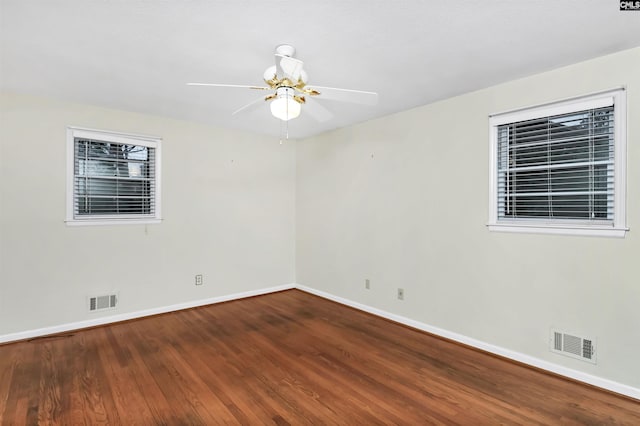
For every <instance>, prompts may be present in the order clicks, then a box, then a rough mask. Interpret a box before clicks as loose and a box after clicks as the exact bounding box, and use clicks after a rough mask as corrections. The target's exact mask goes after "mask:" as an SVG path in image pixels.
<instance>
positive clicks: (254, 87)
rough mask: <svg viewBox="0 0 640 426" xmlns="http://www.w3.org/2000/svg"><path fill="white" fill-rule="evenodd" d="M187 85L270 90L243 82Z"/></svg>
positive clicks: (193, 84)
mask: <svg viewBox="0 0 640 426" xmlns="http://www.w3.org/2000/svg"><path fill="white" fill-rule="evenodd" d="M187 86H212V87H239V88H241V89H256V90H270V89H271V88H270V87H262V86H246V85H243V84H218V83H187Z"/></svg>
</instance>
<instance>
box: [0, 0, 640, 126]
mask: <svg viewBox="0 0 640 426" xmlns="http://www.w3.org/2000/svg"><path fill="white" fill-rule="evenodd" d="M283 43H288V44H292V45H294V46H295V47H296V49H297V57H298V58H299V59H302V60H303V61H304V62H305V70H306V71H307V73H308V74H309V84H314V85H319V86H331V87H340V88H349V89H359V90H370V91H376V92H378V93H379V95H380V96H379V100H380V102H379V104H378V105H377V106H361V105H356V104H345V103H339V102H336V101H329V100H320V101H319V102H321V103H322V104H323V105H324V106H325V107H326V108H328V109H329V110H331V111H332V112H334V113H335V117H334V118H333V119H332V120H330V121H328V122H325V123H317V122H315V121H314V120H313V119H311V118H310V117H308V116H307V115H305V113H304V107H303V112H302V115H301V116H300V118H298V119H296V120H292V121H291V122H289V133H290V136H291V137H292V138H303V137H308V136H311V135H316V134H319V133H322V132H325V131H328V130H331V129H335V128H339V127H345V126H349V125H351V124H354V123H358V122H362V121H366V120H370V119H372V118H375V117H380V116H383V115H388V114H391V113H394V112H397V111H403V110H407V109H410V108H413V107H416V106H419V105H424V104H428V103H430V102H433V101H436V100H439V99H443V98H447V97H451V96H454V95H457V94H461V93H465V92H469V91H472V90H476V89H480V88H484V87H488V86H491V85H494V84H497V83H500V82H504V81H508V80H513V79H516V78H519V77H524V76H527V75H531V74H535V73H539V72H542V71H546V70H550V69H554V68H558V67H561V66H564V65H568V64H571V63H575V62H579V61H582V60H586V59H589V58H593V57H597V56H601V55H604V54H608V53H613V52H616V51H619V50H624V49H627V48H632V47H636V46H640V12H621V11H619V2H618V0H519V1H515V0H511V1H509V0H482V1H481V0H475V1H474V0H456V1H445V0H403V1H392V0H384V1H383V0H359V1H358V0H353V1H349V0H322V1H320V0H318V1H312V0H307V1H302V0H297V1H289V0H271V1H259V0H192V1H189V0H156V1H153V0H56V1H51V0H0V61H1V62H0V64H1V68H0V88H1V89H2V90H6V91H11V92H19V93H28V94H36V95H44V96H53V97H58V98H63V99H68V100H72V101H79V102H83V103H89V104H95V105H100V106H105V107H110V108H117V109H123V110H129V111H137V112H143V113H149V114H156V115H161V116H167V117H175V118H179V119H185V120H193V121H198V122H205V123H209V124H213V125H216V126H223V127H230V128H237V129H244V130H248V131H252V132H257V133H263V134H269V135H274V136H277V135H279V134H280V132H281V126H280V122H279V121H278V120H276V119H275V118H273V117H272V116H271V115H270V114H269V112H268V106H267V105H266V104H265V105H264V108H260V109H258V110H255V111H252V112H250V113H246V114H239V115H236V116H232V115H231V113H232V112H233V111H234V110H236V109H237V108H239V107H241V106H242V105H244V104H246V103H249V102H251V101H253V100H254V99H256V98H257V97H259V95H260V92H256V91H251V90H248V89H234V88H209V87H189V86H186V84H185V83H187V82H193V81H195V82H215V83H231V84H248V85H254V84H255V85H261V84H262V73H263V71H264V70H265V68H267V67H268V66H270V65H272V64H273V60H274V59H273V51H274V48H275V46H276V45H278V44H283Z"/></svg>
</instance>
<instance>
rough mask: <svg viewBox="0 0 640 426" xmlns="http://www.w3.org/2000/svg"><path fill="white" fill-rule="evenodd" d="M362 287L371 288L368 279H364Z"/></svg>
mask: <svg viewBox="0 0 640 426" xmlns="http://www.w3.org/2000/svg"><path fill="white" fill-rule="evenodd" d="M364 288H366V289H367V290H369V289H370V288H371V283H369V279H366V280H364Z"/></svg>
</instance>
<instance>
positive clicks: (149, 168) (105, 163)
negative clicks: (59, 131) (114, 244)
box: [67, 127, 160, 225]
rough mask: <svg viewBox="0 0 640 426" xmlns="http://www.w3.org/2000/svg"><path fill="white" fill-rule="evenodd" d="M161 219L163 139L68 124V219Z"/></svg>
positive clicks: (82, 221)
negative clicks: (161, 152) (161, 141)
mask: <svg viewBox="0 0 640 426" xmlns="http://www.w3.org/2000/svg"><path fill="white" fill-rule="evenodd" d="M159 221H160V139H159V138H154V137H147V136H137V135H125V134H121V133H114V132H106V131H99V130H89V129H80V128H75V127H69V128H68V129H67V223H68V224H71V225H82V224H92V225H101V224H113V223H157V222H159Z"/></svg>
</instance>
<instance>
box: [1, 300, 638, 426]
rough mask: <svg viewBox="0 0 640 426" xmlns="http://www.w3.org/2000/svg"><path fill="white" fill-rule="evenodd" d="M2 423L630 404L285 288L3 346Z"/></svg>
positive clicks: (401, 414) (504, 417)
mask: <svg viewBox="0 0 640 426" xmlns="http://www.w3.org/2000/svg"><path fill="white" fill-rule="evenodd" d="M0 424H3V425H4V424H9V425H12V424H16V425H21V424H28V425H35V424H61V425H71V424H90V425H93V424H122V425H134V424H149V425H198V424H207V425H209V424H211V425H213V424H250V425H260V424H276V425H288V424H291V425H301V424H314V425H316V424H343V425H375V424H402V425H422V424H465V425H466V424H468V425H485V424H527V425H533V424H545V425H556V424H573V425H585V424H606V425H613V424H628V425H640V401H634V400H632V399H629V398H624V397H620V396H617V395H614V394H611V393H608V392H604V391H601V390H598V389H595V388H592V387H589V386H584V385H581V384H578V383H574V382H571V381H568V380H565V379H562V378H560V377H556V376H553V375H548V374H545V373H543V372H540V371H537V370H534V369H531V368H528V367H525V366H522V365H519V364H516V363H512V362H509V361H505V360H503V359H499V358H497V357H494V356H491V355H488V354H484V353H481V352H479V351H476V350H473V349H470V348H467V347H464V346H461V345H458V344H455V343H451V342H448V341H445V340H442V339H439V338H436V337H433V336H431V335H428V334H425V333H423V332H420V331H416V330H412V329H410V328H407V327H404V326H401V325H398V324H394V323H391V322H388V321H386V320H384V319H381V318H377V317H375V316H372V315H369V314H366V313H363V312H359V311H356V310H353V309H351V308H348V307H344V306H341V305H339V304H336V303H333V302H330V301H327V300H323V299H321V298H318V297H316V296H312V295H309V294H306V293H303V292H301V291H298V290H290V291H285V292H280V293H274V294H270V295H265V296H260V297H254V298H250V299H244V300H239V301H234V302H228V303H222V304H218V305H212V306H207V307H202V308H196V309H190V310H186V311H181V312H176V313H171V314H164V315H159V316H155V317H151V318H145V319H140V320H135V321H129V322H125V323H119V324H114V325H110V326H105V327H99V328H94V329H91V330H84V331H79V332H75V333H71V334H67V335H60V336H55V337H47V338H40V339H35V340H33V341H30V342H19V343H13V344H7V345H3V346H0Z"/></svg>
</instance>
